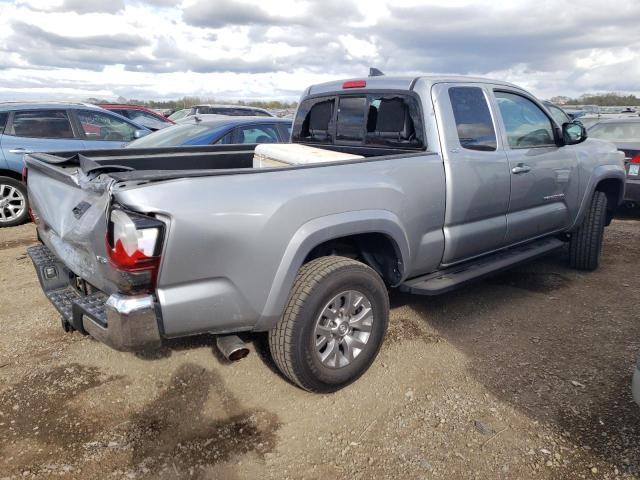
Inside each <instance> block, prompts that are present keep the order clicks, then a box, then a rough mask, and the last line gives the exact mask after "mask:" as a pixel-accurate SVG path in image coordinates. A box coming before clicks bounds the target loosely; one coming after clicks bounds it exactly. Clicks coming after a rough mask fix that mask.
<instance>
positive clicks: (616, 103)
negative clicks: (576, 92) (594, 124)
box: [551, 92, 640, 107]
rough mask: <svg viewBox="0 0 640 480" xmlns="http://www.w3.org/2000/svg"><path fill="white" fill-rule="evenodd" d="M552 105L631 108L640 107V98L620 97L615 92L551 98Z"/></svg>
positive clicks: (633, 96)
mask: <svg viewBox="0 0 640 480" xmlns="http://www.w3.org/2000/svg"><path fill="white" fill-rule="evenodd" d="M551 101H552V102H553V103H558V104H563V105H598V106H600V107H631V106H640V98H638V97H636V96H635V95H622V94H620V93H616V92H609V93H585V94H584V95H581V96H580V97H578V98H569V97H563V96H559V97H553V98H552V99H551Z"/></svg>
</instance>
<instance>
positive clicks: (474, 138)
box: [449, 87, 496, 151]
mask: <svg viewBox="0 0 640 480" xmlns="http://www.w3.org/2000/svg"><path fill="white" fill-rule="evenodd" d="M449 99H450V100H451V108H452V109H453V116H454V118H455V121H456V129H457V131H458V138H459V139H460V145H461V146H462V147H463V148H467V149H469V150H485V151H493V150H495V149H496V132H495V130H494V128H493V121H492V120H491V113H490V112H489V105H488V104H487V99H486V98H485V95H484V92H483V91H482V89H481V88H478V87H454V88H450V89H449Z"/></svg>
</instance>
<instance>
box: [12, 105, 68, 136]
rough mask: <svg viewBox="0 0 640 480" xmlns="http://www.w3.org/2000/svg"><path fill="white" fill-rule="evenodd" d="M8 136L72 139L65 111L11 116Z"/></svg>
mask: <svg viewBox="0 0 640 480" xmlns="http://www.w3.org/2000/svg"><path fill="white" fill-rule="evenodd" d="M6 133H7V134H8V135H15V136H17V137H30V138H74V137H73V130H72V129H71V122H70V121H69V117H68V116H67V112H66V111H65V110H23V111H21V112H15V113H14V114H13V124H12V125H11V128H10V131H8V132H6Z"/></svg>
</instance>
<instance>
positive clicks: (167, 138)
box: [127, 124, 211, 148]
mask: <svg viewBox="0 0 640 480" xmlns="http://www.w3.org/2000/svg"><path fill="white" fill-rule="evenodd" d="M209 130H211V127H209V126H207V125H191V124H182V125H173V126H171V127H167V128H164V129H162V130H158V131H157V132H153V133H150V134H149V135H147V136H145V137H142V138H139V139H138V140H136V141H134V142H131V143H130V144H129V145H127V147H130V148H154V147H178V146H180V145H184V144H185V143H186V142H188V141H189V140H191V139H194V138H196V137H198V136H201V135H204V134H206V132H208V131H209Z"/></svg>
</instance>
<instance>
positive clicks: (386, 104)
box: [291, 92, 426, 150]
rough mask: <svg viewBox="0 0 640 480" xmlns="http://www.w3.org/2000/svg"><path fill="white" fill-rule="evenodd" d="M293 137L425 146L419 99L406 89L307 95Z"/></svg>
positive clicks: (308, 140) (322, 141) (310, 140)
mask: <svg viewBox="0 0 640 480" xmlns="http://www.w3.org/2000/svg"><path fill="white" fill-rule="evenodd" d="M291 138H292V141H294V142H299V143H312V144H331V145H350V146H370V147H376V146H379V147H386V148H403V149H415V150H424V149H425V148H426V142H425V140H424V134H423V127H422V118H421V114H420V108H419V103H418V100H417V99H416V98H415V97H414V96H412V95H409V94H406V93H392V92H381V93H376V92H366V93H365V94H338V95H330V96H320V97H312V98H307V99H305V100H304V101H303V102H302V103H301V104H300V107H299V108H298V113H297V114H296V118H295V120H294V124H293V130H292V137H291Z"/></svg>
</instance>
